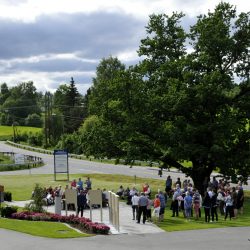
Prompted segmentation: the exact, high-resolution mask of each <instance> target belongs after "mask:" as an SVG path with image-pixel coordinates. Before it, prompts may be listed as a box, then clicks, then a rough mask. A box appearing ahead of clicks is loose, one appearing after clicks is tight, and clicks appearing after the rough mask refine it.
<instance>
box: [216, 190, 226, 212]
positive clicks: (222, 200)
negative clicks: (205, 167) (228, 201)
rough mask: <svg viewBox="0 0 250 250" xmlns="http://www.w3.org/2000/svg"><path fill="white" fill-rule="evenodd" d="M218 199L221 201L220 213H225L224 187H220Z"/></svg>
mask: <svg viewBox="0 0 250 250" xmlns="http://www.w3.org/2000/svg"><path fill="white" fill-rule="evenodd" d="M217 201H218V203H219V209H220V215H225V211H224V208H225V193H224V192H223V190H222V189H220V188H219V189H218V195H217Z"/></svg>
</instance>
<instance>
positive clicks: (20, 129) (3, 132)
mask: <svg viewBox="0 0 250 250" xmlns="http://www.w3.org/2000/svg"><path fill="white" fill-rule="evenodd" d="M15 128H16V130H17V133H20V134H22V133H24V132H26V133H29V132H31V133H36V132H40V131H41V130H42V129H41V128H34V127H25V126H15ZM0 136H13V127H12V126H0Z"/></svg>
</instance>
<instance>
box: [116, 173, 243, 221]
mask: <svg viewBox="0 0 250 250" xmlns="http://www.w3.org/2000/svg"><path fill="white" fill-rule="evenodd" d="M117 195H119V196H120V197H121V198H122V199H127V204H131V205H132V219H133V220H136V221H137V223H140V221H141V217H143V218H142V222H143V223H145V222H146V221H152V217H154V218H155V219H154V220H155V221H157V222H160V221H163V219H164V212H165V208H166V204H167V200H168V199H169V200H170V209H171V210H172V217H178V216H179V214H180V213H181V214H183V217H184V218H186V219H187V220H190V218H191V217H193V218H194V219H195V220H199V219H200V218H201V214H202V210H203V211H204V219H205V222H216V221H218V218H219V217H218V211H219V212H220V214H221V216H223V218H224V220H227V218H228V217H229V219H230V220H231V219H232V218H237V215H238V213H240V214H242V213H243V204H244V191H243V187H242V183H241V182H239V183H238V185H236V186H231V185H230V183H229V182H227V181H226V180H224V179H223V178H222V179H220V180H219V181H217V180H216V177H213V179H212V180H211V181H209V182H208V183H207V187H206V189H205V190H202V192H200V191H199V190H197V189H196V188H194V187H193V184H192V183H191V181H190V180H189V179H185V180H184V181H183V182H181V180H180V178H177V180H176V182H175V183H173V180H172V178H171V176H168V177H167V179H166V183H165V192H163V191H160V190H158V192H157V193H156V195H155V197H154V198H153V199H152V197H151V189H150V187H149V185H148V184H147V183H145V184H144V185H143V187H142V189H141V190H136V188H135V187H133V188H132V189H131V190H130V189H129V188H127V189H124V188H123V186H120V188H119V189H118V191H117ZM151 211H152V215H151Z"/></svg>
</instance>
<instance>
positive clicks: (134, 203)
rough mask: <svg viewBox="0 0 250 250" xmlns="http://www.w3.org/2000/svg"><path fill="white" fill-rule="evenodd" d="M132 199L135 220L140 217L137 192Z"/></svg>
mask: <svg viewBox="0 0 250 250" xmlns="http://www.w3.org/2000/svg"><path fill="white" fill-rule="evenodd" d="M131 201H132V212H133V220H135V219H137V217H138V202H139V196H138V194H137V193H135V194H134V196H133V197H132V199H131Z"/></svg>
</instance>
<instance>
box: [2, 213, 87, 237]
mask: <svg viewBox="0 0 250 250" xmlns="http://www.w3.org/2000/svg"><path fill="white" fill-rule="evenodd" d="M0 228H4V229H9V230H14V231H18V232H22V233H27V234H31V235H34V236H41V237H48V238H78V237H87V236H90V235H89V234H84V233H81V232H78V231H76V230H74V229H72V228H70V227H68V226H67V225H65V224H63V223H60V222H47V221H46V222H45V221H25V220H13V219H5V218H1V219H0Z"/></svg>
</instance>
